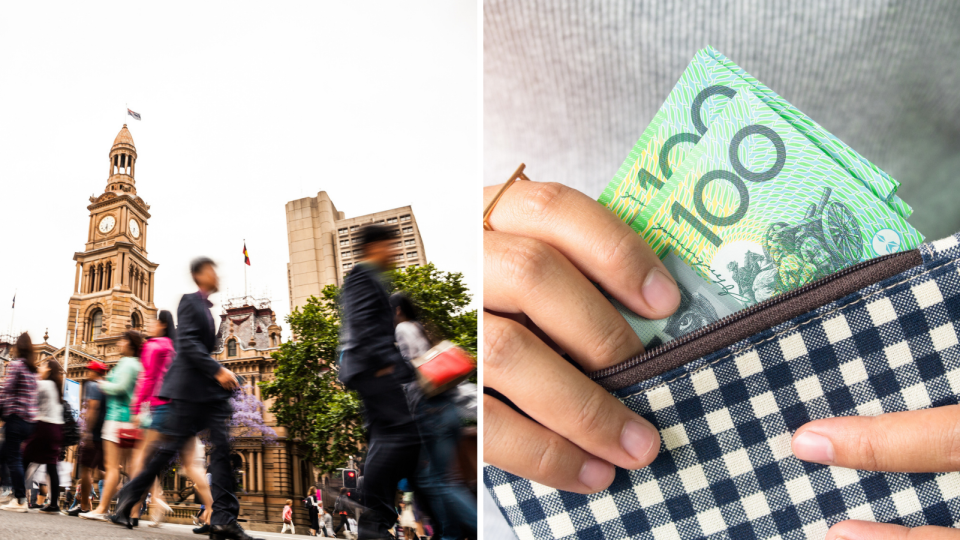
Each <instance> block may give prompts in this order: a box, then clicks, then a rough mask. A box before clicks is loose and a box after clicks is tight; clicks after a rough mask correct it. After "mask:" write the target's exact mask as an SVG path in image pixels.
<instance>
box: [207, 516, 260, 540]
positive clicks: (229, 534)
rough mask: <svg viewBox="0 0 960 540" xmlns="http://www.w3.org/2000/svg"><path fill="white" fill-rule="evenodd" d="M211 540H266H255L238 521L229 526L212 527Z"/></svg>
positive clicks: (257, 539)
mask: <svg viewBox="0 0 960 540" xmlns="http://www.w3.org/2000/svg"><path fill="white" fill-rule="evenodd" d="M210 540H264V539H263V538H254V537H252V536H250V535H249V534H247V533H246V531H244V530H243V527H241V526H240V524H239V523H237V522H236V521H233V522H231V523H230V524H229V525H211V526H210Z"/></svg>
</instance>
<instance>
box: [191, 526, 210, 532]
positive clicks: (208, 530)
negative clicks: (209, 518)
mask: <svg viewBox="0 0 960 540" xmlns="http://www.w3.org/2000/svg"><path fill="white" fill-rule="evenodd" d="M208 532H210V525H208V524H206V523H204V524H203V525H201V526H200V527H197V528H196V529H194V530H193V534H207V533H208Z"/></svg>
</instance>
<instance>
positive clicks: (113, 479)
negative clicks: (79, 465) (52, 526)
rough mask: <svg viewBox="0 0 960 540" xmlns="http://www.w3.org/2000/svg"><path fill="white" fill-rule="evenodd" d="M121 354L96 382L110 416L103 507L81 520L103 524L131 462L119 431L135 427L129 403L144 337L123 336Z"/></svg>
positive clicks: (103, 434)
mask: <svg viewBox="0 0 960 540" xmlns="http://www.w3.org/2000/svg"><path fill="white" fill-rule="evenodd" d="M118 346H119V348H120V354H121V355H122V356H121V358H120V360H119V361H118V362H117V365H115V366H113V369H111V370H110V373H109V374H108V375H107V377H106V379H101V380H100V381H98V382H97V385H98V386H99V387H100V391H101V392H103V393H104V395H105V397H106V401H107V415H106V416H105V417H104V421H103V429H102V431H101V437H102V439H103V462H104V469H105V471H106V475H105V477H104V479H103V487H102V488H100V504H99V505H97V507H96V508H95V509H93V510H92V511H90V512H83V513H81V514H80V517H81V518H83V519H92V520H98V521H104V520H106V519H107V513H108V512H109V510H110V501H111V500H112V499H113V495H114V494H115V493H116V492H117V487H118V486H119V484H120V469H121V466H122V465H121V462H129V457H130V449H129V448H122V447H121V446H120V430H129V429H132V428H133V424H132V423H131V421H130V420H131V415H130V400H131V398H132V397H133V391H134V388H135V387H136V385H137V377H138V376H139V374H140V371H141V369H142V366H141V365H140V350H141V349H142V348H143V336H141V335H140V333H139V332H137V331H135V330H127V331H126V332H124V333H123V336H122V337H121V338H120V343H119V344H118Z"/></svg>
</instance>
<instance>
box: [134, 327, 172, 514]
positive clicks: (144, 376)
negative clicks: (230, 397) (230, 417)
mask: <svg viewBox="0 0 960 540" xmlns="http://www.w3.org/2000/svg"><path fill="white" fill-rule="evenodd" d="M174 329H175V326H174V324H173V315H171V314H170V312H169V311H167V310H162V311H160V313H158V314H157V318H156V320H154V321H153V322H152V323H150V327H149V328H148V329H147V332H148V333H149V334H150V339H148V340H147V342H146V343H144V344H143V349H142V350H141V352H140V363H141V364H142V365H143V370H142V371H141V372H140V377H139V379H138V380H137V388H136V391H135V393H134V396H133V400H132V401H131V402H130V414H132V415H134V416H136V418H137V420H136V422H135V423H137V424H139V427H140V429H142V430H143V435H142V439H141V440H140V442H139V443H138V444H137V447H136V448H135V451H134V457H133V463H132V464H131V471H130V473H131V474H130V478H134V477H135V476H136V475H137V473H138V472H139V471H140V467H142V466H143V463H144V460H145V459H146V457H147V456H149V454H150V452H151V451H152V447H153V445H154V443H156V442H157V441H158V440H159V439H160V438H161V437H162V436H163V435H164V434H165V433H166V431H167V430H166V429H165V428H164V423H165V422H166V419H167V416H168V409H169V407H170V400H167V399H161V398H160V397H158V394H159V393H160V387H161V386H162V385H163V376H164V375H165V374H166V373H167V368H169V367H170V362H172V361H173V357H174V355H175V354H176V353H175V352H174V348H173V340H174V331H175V330H174ZM152 503H153V504H152V505H151V512H150V513H151V517H152V518H153V522H154V525H155V526H156V525H157V524H159V523H160V522H162V521H163V519H164V517H166V514H168V513H170V511H171V510H170V507H169V506H168V505H167V503H166V502H165V501H164V500H163V488H162V486H161V485H160V481H159V479H158V480H157V482H156V483H154V486H153V490H152ZM154 509H162V510H161V511H158V512H154V511H153V510H154ZM130 515H131V519H132V521H133V523H134V525H136V524H137V522H138V521H139V520H140V519H139V518H140V506H139V505H138V506H137V507H136V508H134V509H133V511H132V512H131V514H130Z"/></svg>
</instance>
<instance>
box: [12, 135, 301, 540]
mask: <svg viewBox="0 0 960 540" xmlns="http://www.w3.org/2000/svg"><path fill="white" fill-rule="evenodd" d="M109 160H110V174H109V176H108V179H107V182H106V187H105V189H104V192H103V193H102V194H101V195H99V196H95V197H91V198H90V204H89V205H88V206H87V210H88V211H89V213H90V224H89V227H88V230H87V238H86V245H85V249H84V251H82V252H78V253H75V254H74V260H75V261H77V272H76V277H75V280H74V292H73V294H72V295H71V297H70V299H69V313H68V321H67V327H68V330H69V335H70V338H69V345H70V346H69V349H67V348H55V347H53V346H52V345H49V344H47V343H46V338H47V336H44V343H43V345H38V346H37V352H38V355H39V356H40V360H42V359H43V357H46V356H52V357H55V358H57V360H58V361H59V362H60V363H61V365H67V372H68V373H67V376H68V377H69V378H70V379H73V380H76V381H79V382H80V383H81V388H83V384H84V383H85V381H86V377H87V371H86V369H85V366H86V365H87V364H88V363H89V362H90V361H91V360H100V361H102V362H105V363H106V364H107V365H109V366H113V365H114V364H116V362H117V360H119V358H120V352H119V350H118V349H117V342H118V341H119V340H120V337H121V335H122V333H123V332H124V331H126V330H128V329H131V328H133V329H138V330H143V329H145V328H146V325H147V323H149V322H150V321H151V320H153V319H155V318H156V315H157V311H158V309H157V307H156V306H155V305H154V303H153V291H154V285H155V275H156V270H157V268H158V266H159V265H158V264H156V263H154V262H152V261H151V260H150V259H149V258H148V256H147V224H148V221H149V219H150V217H151V216H150V206H149V205H148V204H146V203H145V202H144V201H143V199H141V198H140V196H138V195H137V187H136V181H135V170H136V169H135V166H136V162H137V150H136V147H135V146H134V143H133V137H132V135H131V134H130V131H129V130H128V129H127V126H126V125H124V126H123V129H121V130H120V133H119V134H118V135H117V137H116V139H115V140H114V143H113V146H112V148H111V149H110V153H109ZM168 211H172V210H168ZM185 292H188V291H185ZM164 308H165V309H169V310H170V311H173V312H175V311H176V306H164ZM280 336H281V328H280V326H279V325H278V324H277V322H276V315H275V314H274V312H273V310H272V308H271V306H270V302H269V300H264V299H252V298H242V299H233V300H228V301H226V302H224V303H223V312H222V313H221V314H220V326H219V331H218V333H217V342H216V343H217V345H216V347H217V348H216V350H215V351H214V352H213V353H212V355H213V357H214V358H215V359H216V360H218V361H219V362H221V363H222V364H223V365H224V366H226V367H227V368H228V369H230V370H232V371H234V372H235V373H237V374H239V375H242V376H243V377H245V378H246V381H247V382H248V383H249V386H248V387H247V388H246V390H245V391H246V392H248V393H251V394H253V395H254V396H256V397H257V398H258V399H259V398H260V390H259V388H257V387H256V383H258V382H260V381H264V380H269V379H270V378H271V377H272V376H273V371H274V368H275V367H276V361H275V360H274V359H273V358H272V357H271V356H270V355H271V353H272V352H274V351H276V350H277V349H278V348H279V346H280ZM13 339H14V338H13V337H12V336H8V337H4V338H3V339H0V357H2V358H3V359H6V358H5V357H7V356H9V348H10V346H11V345H12V341H13ZM67 357H69V360H67ZM84 390H85V389H84ZM269 406H270V403H265V404H264V422H265V424H266V425H267V426H269V427H272V428H273V429H274V430H275V431H276V444H264V441H263V439H262V437H260V436H259V434H257V433H249V432H247V431H245V430H243V429H235V430H234V431H233V432H232V436H233V437H235V443H234V447H233V450H234V453H235V454H237V456H238V457H239V459H240V460H241V462H242V464H243V465H242V467H241V485H240V486H239V488H238V489H239V491H240V493H239V494H238V497H239V498H240V505H241V506H240V516H239V518H240V520H242V521H245V523H244V526H245V527H247V528H250V529H253V530H274V529H275V530H279V528H280V524H281V522H282V520H281V518H280V512H281V510H282V508H283V505H284V501H285V500H286V499H293V500H297V501H299V500H300V499H303V498H304V497H305V496H306V490H307V489H308V487H309V486H310V485H312V484H313V483H314V482H316V480H317V478H316V473H315V471H314V469H313V467H311V466H310V465H309V464H308V463H306V462H304V461H302V460H301V459H300V456H302V455H303V453H304V452H303V448H302V447H301V446H300V444H299V443H298V442H297V441H294V440H292V439H290V438H289V437H288V435H287V432H286V429H284V428H283V427H282V426H277V425H276V420H275V418H274V417H273V415H272V414H270V413H269V411H268V409H269ZM75 450H76V447H71V449H70V450H69V451H68V454H67V461H68V462H74V463H75V461H76V460H75V459H74V454H75ZM77 473H78V471H77V470H75V471H74V476H75V478H76V477H77V476H78V475H77ZM163 485H164V489H165V490H169V491H168V493H167V495H168V501H169V502H176V501H177V500H178V499H179V498H178V497H177V496H176V494H177V493H178V492H181V490H182V488H184V487H185V485H186V479H185V478H182V477H180V476H178V475H177V474H176V473H171V474H170V475H169V476H168V477H167V478H165V479H164V481H163ZM175 508H176V507H175ZM191 512H192V510H188V509H187V508H180V509H178V510H177V512H176V513H175V516H174V518H175V519H174V520H175V521H176V520H177V518H179V519H180V520H184V521H185V522H188V523H189V516H190V515H191ZM295 512H296V519H295V522H296V525H297V526H298V527H299V526H306V525H307V521H306V519H307V518H306V514H305V510H303V508H302V505H295ZM181 514H182V515H181Z"/></svg>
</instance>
